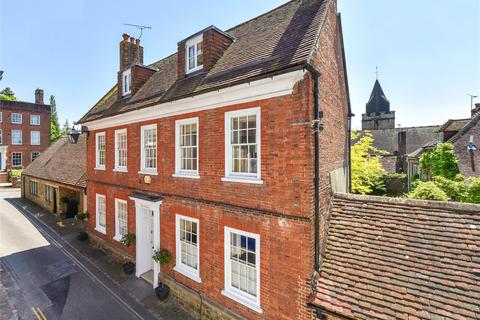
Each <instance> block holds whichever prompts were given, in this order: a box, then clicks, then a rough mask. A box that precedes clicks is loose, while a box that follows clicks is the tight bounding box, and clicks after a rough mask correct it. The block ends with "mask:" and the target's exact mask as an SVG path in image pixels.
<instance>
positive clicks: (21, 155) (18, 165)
mask: <svg viewBox="0 0 480 320" xmlns="http://www.w3.org/2000/svg"><path fill="white" fill-rule="evenodd" d="M14 154H19V155H20V164H17V165H15V164H14V163H13V158H14V157H13V155H14ZM22 166H23V154H22V153H21V152H12V167H14V168H19V167H22Z"/></svg>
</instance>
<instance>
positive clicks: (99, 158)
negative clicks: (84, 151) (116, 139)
mask: <svg viewBox="0 0 480 320" xmlns="http://www.w3.org/2000/svg"><path fill="white" fill-rule="evenodd" d="M95 137H96V138H95V139H96V141H95V151H96V156H95V160H96V163H95V168H96V169H105V132H100V133H97V134H96V135H95Z"/></svg>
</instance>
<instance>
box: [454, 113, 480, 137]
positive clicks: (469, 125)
mask: <svg viewBox="0 0 480 320" xmlns="http://www.w3.org/2000/svg"><path fill="white" fill-rule="evenodd" d="M478 121H480V113H477V114H475V115H474V116H473V117H472V118H471V119H468V121H467V122H466V123H465V124H464V126H463V127H462V128H460V129H459V130H458V132H457V133H456V134H455V135H454V136H453V137H451V138H450V139H448V141H447V142H450V143H455V142H456V141H457V140H458V139H460V137H461V136H463V135H464V134H465V133H467V132H468V131H469V130H470V129H471V128H473V127H474V126H476V125H477V123H478Z"/></svg>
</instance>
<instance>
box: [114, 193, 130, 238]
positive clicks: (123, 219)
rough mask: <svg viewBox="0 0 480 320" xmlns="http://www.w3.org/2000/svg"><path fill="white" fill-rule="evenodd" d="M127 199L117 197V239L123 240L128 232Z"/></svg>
mask: <svg viewBox="0 0 480 320" xmlns="http://www.w3.org/2000/svg"><path fill="white" fill-rule="evenodd" d="M127 220H128V216H127V201H125V200H120V199H115V237H114V239H115V240H118V241H120V240H122V237H123V236H124V235H126V234H127V233H128V226H127Z"/></svg>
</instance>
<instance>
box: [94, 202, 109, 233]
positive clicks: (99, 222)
mask: <svg viewBox="0 0 480 320" xmlns="http://www.w3.org/2000/svg"><path fill="white" fill-rule="evenodd" d="M96 198H97V199H96V205H97V206H96V207H97V208H96V210H97V212H96V219H95V220H96V222H95V223H96V225H95V229H96V230H97V231H98V232H101V233H107V212H106V208H107V207H106V202H105V196H104V195H101V194H97V196H96Z"/></svg>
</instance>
